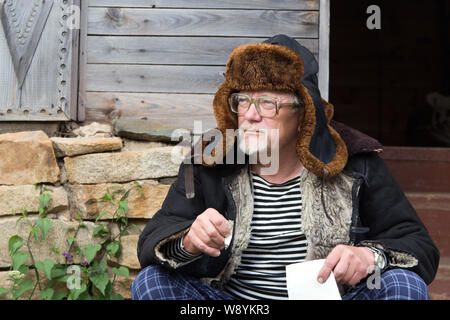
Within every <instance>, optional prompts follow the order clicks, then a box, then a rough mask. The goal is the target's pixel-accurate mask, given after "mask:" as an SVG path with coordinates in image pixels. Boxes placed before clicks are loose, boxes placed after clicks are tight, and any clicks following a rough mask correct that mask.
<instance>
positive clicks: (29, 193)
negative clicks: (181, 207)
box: [0, 120, 189, 299]
mask: <svg viewBox="0 0 450 320" xmlns="http://www.w3.org/2000/svg"><path fill="white" fill-rule="evenodd" d="M175 129H178V128H170V127H168V126H164V125H160V124H155V123H151V122H149V121H142V120H115V121H114V122H113V123H112V125H109V124H99V123H95V122H94V123H92V124H90V125H87V126H84V127H80V128H78V129H76V130H74V132H73V133H74V134H75V135H76V137H74V138H62V137H51V138H49V137H48V136H47V134H46V133H44V132H43V131H42V130H39V131H23V132H15V133H5V134H1V135H0V287H6V286H8V287H9V286H10V282H8V281H7V280H6V278H7V277H8V275H7V274H8V270H9V267H10V265H11V258H10V256H9V250H8V239H9V238H10V237H11V236H13V235H15V234H18V235H20V236H21V237H22V238H23V239H25V240H26V239H27V237H28V232H29V225H28V224H27V223H26V222H25V221H24V220H22V221H20V222H19V223H17V224H16V221H17V219H18V218H19V217H20V215H22V212H23V210H27V212H28V217H29V219H30V220H33V219H36V218H37V215H38V212H37V211H38V207H39V189H36V188H35V187H34V184H35V183H36V182H41V183H45V185H46V187H48V188H50V189H52V190H53V192H50V194H51V196H52V198H51V201H50V202H49V204H48V209H49V217H50V218H52V219H53V220H52V229H51V231H50V232H49V235H48V238H47V240H46V241H35V240H34V239H33V240H32V241H30V246H31V249H32V252H33V255H34V258H35V261H43V260H45V259H46V258H51V259H53V260H54V261H58V262H59V263H64V262H65V259H64V257H63V256H62V255H59V256H58V255H57V254H56V253H55V252H54V248H59V250H60V252H63V251H65V250H66V249H67V248H68V245H67V243H66V239H67V238H69V237H70V236H71V235H73V231H71V230H72V229H73V228H74V227H76V226H77V225H78V221H77V219H76V217H77V215H78V214H80V215H81V217H82V218H83V219H84V221H85V222H84V224H85V225H86V226H87V228H82V229H80V231H79V233H78V235H77V240H76V241H77V245H78V246H79V247H80V248H82V247H84V246H85V245H86V244H88V243H91V244H96V243H100V242H102V239H101V238H99V237H93V235H92V233H93V229H94V227H95V224H94V220H95V219H96V218H97V217H98V216H99V215H100V213H101V212H103V211H108V212H110V214H108V215H104V216H102V217H101V218H100V221H101V223H104V224H107V225H109V226H110V227H111V228H110V229H111V230H112V232H113V234H114V232H116V234H117V232H118V230H117V228H114V224H113V223H112V221H111V219H112V213H113V212H114V210H115V209H116V208H114V207H113V206H112V204H110V203H109V202H101V201H100V200H101V198H102V197H103V196H104V194H105V192H106V191H107V190H108V188H109V191H110V192H113V191H114V190H116V189H115V188H114V187H113V186H121V187H122V188H123V189H125V190H128V189H130V188H133V187H135V185H134V183H133V181H138V182H139V184H140V185H141V186H142V192H143V195H141V194H139V192H138V191H137V189H136V188H133V190H132V191H131V192H130V193H129V196H128V198H127V202H128V209H129V212H128V218H129V223H133V224H135V225H137V226H138V227H139V228H140V229H141V230H142V229H143V227H144V226H145V225H146V223H147V221H148V219H150V218H151V217H152V216H153V215H154V214H155V213H156V211H157V210H159V208H161V205H162V202H163V201H164V199H165V197H166V195H167V192H168V190H169V187H170V185H171V183H172V182H173V181H174V180H175V178H176V176H177V174H178V169H179V165H180V163H181V162H182V160H183V158H184V155H185V154H186V152H188V151H189V148H187V147H181V146H179V145H175V144H174V143H176V142H172V141H171V132H172V131H173V130H175ZM121 195H122V193H119V195H118V197H117V198H115V200H116V201H118V198H120V196H121ZM70 227H72V228H70ZM128 231H129V235H126V236H123V237H122V245H123V248H122V255H121V257H120V258H119V259H118V261H117V260H116V261H108V264H109V265H115V266H117V265H122V266H126V267H128V268H129V270H130V278H129V279H128V281H126V280H125V279H124V278H123V277H117V278H116V281H115V283H114V291H115V292H116V293H120V294H121V295H122V296H124V297H125V298H130V292H129V286H130V284H131V281H133V280H134V278H135V276H136V275H137V273H138V272H139V269H140V265H139V262H138V259H137V254H136V248H137V240H138V237H139V230H136V229H135V228H129V229H128ZM70 232H72V234H70ZM26 245H27V244H26V241H25V244H24V247H23V248H22V249H21V251H22V252H26V251H25V250H26ZM52 247H53V248H52ZM74 258H76V255H74ZM78 260H79V259H78ZM78 260H77V259H75V260H74V261H73V263H80V262H81V261H78ZM27 264H31V259H29V261H28V262H27ZM28 276H29V277H30V279H32V277H34V273H32V272H29V273H28ZM119 278H120V279H119ZM33 280H34V279H33ZM35 298H36V299H39V298H40V296H39V292H38V291H37V290H36V294H35Z"/></svg>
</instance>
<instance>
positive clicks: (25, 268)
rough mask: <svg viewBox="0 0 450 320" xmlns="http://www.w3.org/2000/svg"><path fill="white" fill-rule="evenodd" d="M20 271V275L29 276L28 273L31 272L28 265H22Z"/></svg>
mask: <svg viewBox="0 0 450 320" xmlns="http://www.w3.org/2000/svg"><path fill="white" fill-rule="evenodd" d="M18 271H20V273H22V274H27V273H28V271H30V268H28V267H27V265H25V264H24V265H22V266H20V267H19V269H18Z"/></svg>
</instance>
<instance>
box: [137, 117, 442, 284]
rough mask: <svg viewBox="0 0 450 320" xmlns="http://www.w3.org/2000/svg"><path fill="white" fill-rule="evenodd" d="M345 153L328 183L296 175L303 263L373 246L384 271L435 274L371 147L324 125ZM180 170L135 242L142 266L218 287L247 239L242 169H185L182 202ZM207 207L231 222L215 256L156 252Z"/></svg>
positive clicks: (426, 240)
mask: <svg viewBox="0 0 450 320" xmlns="http://www.w3.org/2000/svg"><path fill="white" fill-rule="evenodd" d="M332 125H333V127H334V128H335V129H336V130H337V131H338V132H339V133H340V135H341V136H342V138H343V139H344V141H345V142H346V145H347V148H348V150H349V160H348V162H347V165H346V166H345V169H344V170H343V172H341V173H340V174H338V175H337V176H335V177H333V178H331V179H324V178H318V177H317V176H316V175H314V174H312V173H311V172H309V171H308V170H307V169H304V170H303V173H302V175H301V187H300V188H301V192H302V199H303V209H302V227H303V228H304V230H303V231H304V233H305V235H306V238H307V240H308V249H307V260H310V259H321V258H325V257H326V256H327V255H328V253H329V252H330V251H331V250H332V249H333V248H334V247H335V246H336V245H338V244H347V245H373V246H376V247H378V248H380V249H382V250H384V252H385V253H386V255H387V258H388V268H396V267H398V268H406V269H410V270H412V271H414V272H416V273H417V274H419V275H420V276H421V277H422V278H423V279H424V280H425V282H426V283H428V284H429V283H430V282H431V281H432V280H433V278H434V276H435V274H436V271H437V268H438V263H439V252H438V250H437V248H436V246H435V245H434V243H433V241H432V240H431V239H430V236H429V234H428V232H427V230H426V228H425V226H424V225H423V223H422V222H421V220H420V219H419V217H418V216H417V213H416V212H415V210H414V208H413V207H412V206H411V204H410V202H409V201H408V199H407V198H406V197H405V195H404V193H403V192H402V190H401V189H400V187H399V185H398V184H397V182H396V181H395V179H394V178H393V177H392V175H391V173H390V172H389V170H388V168H387V167H386V165H385V163H384V161H383V160H382V159H381V158H380V157H379V155H378V153H377V152H375V151H374V150H376V149H379V145H377V142H376V140H373V139H371V138H369V137H368V136H366V135H364V134H362V133H360V132H359V131H356V130H354V129H351V128H349V127H346V126H344V125H343V124H340V123H338V122H332ZM189 166H192V165H188V164H182V165H181V166H180V170H179V175H178V179H177V180H176V181H175V182H174V183H173V185H172V186H171V188H170V190H169V192H168V195H167V198H166V199H165V201H164V203H163V205H162V208H161V210H159V211H158V212H157V213H156V214H155V216H154V217H153V218H152V219H151V220H150V221H149V222H148V224H147V226H146V228H145V229H144V231H143V232H142V234H141V235H140V238H139V243H138V257H139V261H140V263H141V266H142V267H146V266H148V265H150V264H162V265H164V266H166V267H168V268H172V269H177V270H178V271H179V272H183V273H186V274H190V275H193V276H196V277H198V278H201V279H202V280H203V281H205V282H206V283H210V284H211V283H213V284H215V286H216V287H218V288H220V287H221V284H223V283H224V281H227V279H229V277H230V276H231V274H232V273H233V271H234V270H235V268H236V267H237V266H238V264H239V262H240V256H241V254H242V251H243V250H244V249H245V248H246V246H247V244H248V241H249V239H250V223H251V218H252V212H253V195H252V185H251V181H252V180H251V172H250V170H249V166H248V165H243V164H241V165H226V164H224V165H217V166H215V167H205V166H201V165H193V174H194V181H193V182H194V190H195V196H194V197H193V198H191V199H188V198H187V196H186V188H185V186H186V181H185V179H189V177H188V176H189V175H186V171H187V170H186V168H189ZM207 208H214V209H216V210H217V211H218V212H220V213H222V214H223V215H224V217H225V218H226V219H229V220H232V221H234V228H233V238H232V242H231V245H230V246H229V247H228V249H223V250H222V253H221V255H220V256H219V257H211V256H208V255H206V254H204V255H202V256H201V258H199V259H197V260H195V261H192V262H189V263H185V264H179V263H177V262H176V261H173V260H170V259H169V258H168V257H165V256H164V254H163V252H162V250H160V248H161V246H162V245H163V244H164V243H166V242H167V241H169V240H171V239H175V238H179V237H182V236H183V235H184V234H185V233H186V232H187V231H188V229H189V227H190V225H191V224H192V223H193V222H194V220H195V218H196V216H197V215H199V214H200V213H202V212H203V211H205V210H206V209H207Z"/></svg>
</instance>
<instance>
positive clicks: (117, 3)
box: [89, 0, 319, 10]
mask: <svg viewBox="0 0 450 320" xmlns="http://www.w3.org/2000/svg"><path fill="white" fill-rule="evenodd" d="M318 2H319V1H318V0H283V1H280V0H246V1H242V0H227V1H211V0H195V1H192V0H153V1H148V0H127V1H123V0H90V3H89V5H90V6H92V7H95V6H98V7H146V8H228V9H282V10H317V9H318V8H319V3H318Z"/></svg>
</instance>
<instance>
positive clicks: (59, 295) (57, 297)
mask: <svg viewBox="0 0 450 320" xmlns="http://www.w3.org/2000/svg"><path fill="white" fill-rule="evenodd" d="M65 297H67V293H65V292H55V293H53V297H52V300H62V299H63V298H65Z"/></svg>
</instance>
